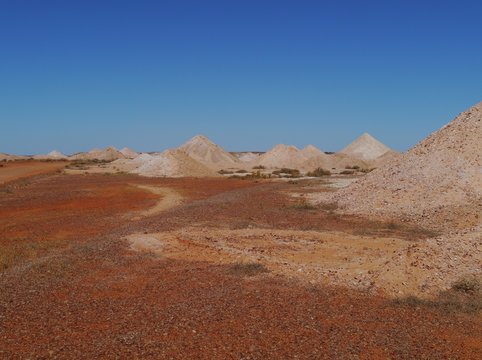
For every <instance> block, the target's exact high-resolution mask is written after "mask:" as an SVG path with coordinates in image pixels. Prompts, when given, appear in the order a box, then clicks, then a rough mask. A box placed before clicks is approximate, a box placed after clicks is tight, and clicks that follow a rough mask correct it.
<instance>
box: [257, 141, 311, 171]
mask: <svg viewBox="0 0 482 360" xmlns="http://www.w3.org/2000/svg"><path fill="white" fill-rule="evenodd" d="M305 161H306V157H305V156H304V154H303V153H302V152H301V150H299V149H298V148H297V147H296V146H289V145H284V144H279V145H276V146H275V147H274V148H273V149H271V150H270V151H268V152H267V153H265V154H263V155H261V156H260V158H259V161H258V163H259V165H262V166H265V167H267V168H291V169H299V168H300V166H301V165H302V164H303V162H305Z"/></svg>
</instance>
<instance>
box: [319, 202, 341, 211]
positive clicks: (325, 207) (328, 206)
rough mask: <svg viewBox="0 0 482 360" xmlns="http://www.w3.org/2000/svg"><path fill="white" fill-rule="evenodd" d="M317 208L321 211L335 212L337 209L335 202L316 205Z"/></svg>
mask: <svg viewBox="0 0 482 360" xmlns="http://www.w3.org/2000/svg"><path fill="white" fill-rule="evenodd" d="M318 207H319V208H320V209H321V210H325V211H335V210H337V209H338V204H337V203H336V202H331V203H321V204H318Z"/></svg>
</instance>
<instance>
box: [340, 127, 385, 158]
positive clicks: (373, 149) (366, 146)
mask: <svg viewBox="0 0 482 360" xmlns="http://www.w3.org/2000/svg"><path fill="white" fill-rule="evenodd" d="M387 151H393V150H391V149H390V148H389V147H388V146H385V145H384V144H382V143H381V142H380V141H378V140H377V139H375V138H374V137H373V136H371V135H370V134H367V133H364V134H363V135H361V136H360V137H359V138H357V139H356V140H355V141H353V142H352V143H351V144H350V145H348V146H347V147H345V148H344V149H343V150H341V151H340V153H342V154H346V155H348V156H351V157H354V158H357V159H361V160H364V161H369V160H375V159H376V158H378V157H380V156H382V155H383V154H385V153H386V152H387Z"/></svg>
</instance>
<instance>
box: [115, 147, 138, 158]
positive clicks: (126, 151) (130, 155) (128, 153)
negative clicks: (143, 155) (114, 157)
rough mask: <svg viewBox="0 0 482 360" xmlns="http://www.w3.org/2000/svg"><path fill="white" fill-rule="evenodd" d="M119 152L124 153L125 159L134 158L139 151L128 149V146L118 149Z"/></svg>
mask: <svg viewBox="0 0 482 360" xmlns="http://www.w3.org/2000/svg"><path fill="white" fill-rule="evenodd" d="M119 152H120V153H121V154H122V155H124V156H125V157H126V158H127V159H134V158H136V157H137V156H139V153H137V152H136V151H134V150H132V149H129V148H128V147H125V148H123V149H121V150H119Z"/></svg>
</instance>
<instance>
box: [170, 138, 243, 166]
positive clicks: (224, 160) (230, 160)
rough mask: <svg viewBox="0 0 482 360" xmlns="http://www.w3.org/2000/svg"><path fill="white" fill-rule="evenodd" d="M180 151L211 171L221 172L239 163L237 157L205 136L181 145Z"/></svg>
mask: <svg viewBox="0 0 482 360" xmlns="http://www.w3.org/2000/svg"><path fill="white" fill-rule="evenodd" d="M179 150H182V151H184V152H185V153H186V154H187V155H189V156H191V157H192V158H193V159H195V160H197V161H199V162H201V163H203V164H204V165H205V166H207V167H209V168H211V169H216V170H220V169H223V168H229V167H233V166H236V165H237V164H238V163H239V161H238V159H236V157H235V156H233V155H231V154H230V153H228V152H227V151H225V150H224V149H223V148H222V147H220V146H218V145H216V144H215V143H213V142H212V141H211V140H209V139H208V138H207V137H206V136H203V135H197V136H195V137H193V138H192V139H191V140H189V141H188V142H186V143H185V144H184V145H181V146H180V147H179Z"/></svg>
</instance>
